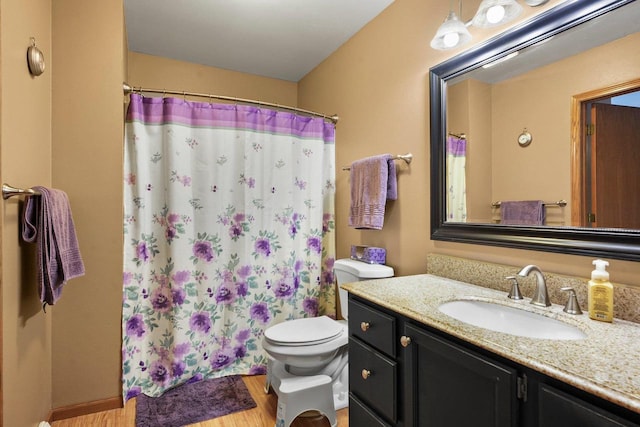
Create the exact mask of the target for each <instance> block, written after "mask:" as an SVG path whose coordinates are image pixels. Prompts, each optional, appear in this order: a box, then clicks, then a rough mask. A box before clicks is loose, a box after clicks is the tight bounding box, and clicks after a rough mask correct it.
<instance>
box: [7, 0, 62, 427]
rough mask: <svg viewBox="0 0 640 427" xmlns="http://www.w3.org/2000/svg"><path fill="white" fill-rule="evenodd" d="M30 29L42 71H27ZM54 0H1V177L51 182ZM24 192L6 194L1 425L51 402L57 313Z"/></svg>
mask: <svg viewBox="0 0 640 427" xmlns="http://www.w3.org/2000/svg"><path fill="white" fill-rule="evenodd" d="M30 37H35V39H36V43H37V46H38V47H39V48H40V49H41V50H42V51H43V53H44V57H45V60H46V61H47V63H46V67H47V68H46V69H45V73H44V74H42V75H41V76H40V77H35V78H34V77H32V76H31V75H30V74H29V70H28V68H27V63H26V60H25V58H26V52H27V47H28V46H29V39H30ZM51 78H52V73H51V1H50V0H35V1H30V2H23V1H22V0H2V1H0V93H1V96H0V113H1V114H0V178H1V181H2V182H6V183H8V184H11V185H13V186H16V187H26V188H28V187H31V186H34V185H44V186H48V185H50V184H51ZM23 204H24V198H23V197H14V198H11V199H9V200H7V201H4V202H2V206H1V207H0V212H1V213H2V222H0V228H1V229H2V353H3V354H2V391H3V417H2V418H3V422H4V423H3V425H5V426H30V425H36V424H37V422H38V421H40V420H43V419H45V418H46V416H47V414H48V413H49V410H50V409H51V394H52V393H51V369H52V368H51V346H52V344H51V325H52V313H51V311H49V312H48V313H46V314H45V313H43V311H42V307H41V306H40V304H39V301H38V294H37V288H36V275H35V269H34V268H33V267H34V266H35V262H36V261H35V256H34V249H35V248H34V247H33V245H28V244H25V243H23V242H22V241H21V240H20V238H19V233H20V225H19V224H20V214H21V212H22V207H23Z"/></svg>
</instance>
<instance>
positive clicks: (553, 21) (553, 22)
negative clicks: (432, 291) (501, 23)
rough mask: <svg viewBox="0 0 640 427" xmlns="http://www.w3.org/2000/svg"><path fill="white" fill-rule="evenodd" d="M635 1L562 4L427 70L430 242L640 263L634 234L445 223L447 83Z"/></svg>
mask: <svg viewBox="0 0 640 427" xmlns="http://www.w3.org/2000/svg"><path fill="white" fill-rule="evenodd" d="M633 1H634V0H590V1H572V2H568V3H563V4H560V5H558V6H557V7H555V8H551V9H549V10H548V11H545V12H543V13H541V14H539V15H537V16H535V17H533V18H532V19H531V20H529V21H527V22H525V23H524V24H523V25H520V26H516V27H514V28H512V29H510V30H508V31H506V32H505V33H502V34H500V35H499V36H497V37H494V38H492V39H490V40H488V41H486V42H484V43H482V44H480V45H478V46H477V47H475V48H473V49H471V50H469V51H465V52H463V53H461V54H459V55H457V56H455V57H453V58H451V59H449V60H447V61H445V62H443V63H441V64H439V65H437V66H435V67H433V68H431V70H430V71H429V88H430V102H429V104H430V119H431V130H430V133H431V239H432V240H442V241H450V242H459V243H472V244H481V245H491V246H503V247H510V248H518V249H527V250H537V251H545V252H556V253H564V254H572V255H584V256H592V257H603V258H604V257H608V258H613V259H621V260H630V261H640V231H638V230H623V229H598V230H594V229H591V228H582V227H552V226H544V227H542V226H505V225H500V224H475V223H460V222H447V221H446V217H447V216H446V188H445V182H446V170H445V169H446V158H445V156H446V150H445V146H446V137H447V127H446V117H445V114H446V88H447V81H448V80H451V79H452V78H454V77H458V76H460V75H462V74H464V73H466V72H468V71H471V70H473V69H475V68H477V67H480V66H482V65H484V64H486V63H488V62H491V61H493V60H495V59H497V58H499V57H502V56H505V55H508V54H509V53H511V52H514V51H517V50H520V49H522V48H525V47H527V46H530V45H533V44H535V43H538V42H540V41H542V40H545V39H547V38H548V37H551V36H553V35H555V34H558V33H560V32H562V31H565V30H567V29H569V28H572V27H575V26H576V25H579V24H581V23H583V22H586V21H589V20H591V19H593V18H596V17H598V16H600V15H602V14H605V13H607V12H609V11H611V10H614V9H616V8H618V7H621V6H624V5H625V4H628V3H631V2H633Z"/></svg>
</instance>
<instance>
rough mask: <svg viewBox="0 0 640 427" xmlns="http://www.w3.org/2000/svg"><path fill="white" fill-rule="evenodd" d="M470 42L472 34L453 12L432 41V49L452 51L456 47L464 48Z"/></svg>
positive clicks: (450, 12)
mask: <svg viewBox="0 0 640 427" xmlns="http://www.w3.org/2000/svg"><path fill="white" fill-rule="evenodd" d="M469 40H471V33H470V32H469V30H467V26H466V25H465V24H464V23H463V22H462V21H460V19H459V18H458V16H457V15H456V13H455V12H454V11H453V10H451V11H449V16H447V19H445V20H444V22H443V23H442V25H440V27H439V28H438V31H437V32H436V35H435V37H434V38H433V40H431V47H432V48H434V49H438V50H446V49H452V48H454V47H456V46H462V45H463V44H465V43H467V42H468V41H469Z"/></svg>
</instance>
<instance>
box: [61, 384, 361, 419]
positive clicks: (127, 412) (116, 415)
mask: <svg viewBox="0 0 640 427" xmlns="http://www.w3.org/2000/svg"><path fill="white" fill-rule="evenodd" d="M243 380H244V382H245V384H246V385H247V388H248V389H249V392H250V393H251V396H252V397H253V400H255V401H256V404H257V405H258V406H257V407H256V408H253V409H249V410H247V411H242V412H236V413H235V414H229V415H226V416H224V417H219V418H215V419H213V420H209V421H203V422H201V423H195V424H190V425H189V427H254V426H255V427H273V426H275V422H276V419H275V418H276V407H277V402H278V398H277V396H276V395H275V394H274V393H273V392H271V393H269V394H265V392H264V380H265V377H264V375H256V376H247V377H243ZM337 418H338V427H348V426H349V410H348V408H345V409H341V410H339V411H338V417H337ZM135 425H136V402H135V399H131V400H129V401H128V402H127V404H126V405H125V407H124V408H122V409H113V410H110V411H104V412H99V413H97V414H91V415H84V416H81V417H76V418H69V419H66V420H60V421H54V422H53V423H51V426H52V427H93V426H96V427H135ZM329 425H330V424H329V421H328V420H327V419H326V418H325V417H313V418H303V417H298V418H296V420H295V421H294V422H293V423H292V424H291V426H292V427H325V426H329Z"/></svg>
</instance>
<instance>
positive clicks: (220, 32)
mask: <svg viewBox="0 0 640 427" xmlns="http://www.w3.org/2000/svg"><path fill="white" fill-rule="evenodd" d="M391 3H393V0H180V1H177V0H125V2H124V8H125V21H126V29H127V39H128V43H129V50H130V51H133V52H138V53H145V54H149V55H155V56H162V57H166V58H172V59H177V60H181V61H187V62H193V63H197V64H203V65H209V66H213V67H218V68H223V69H228V70H233V71H240V72H244V73H250V74H255V75H260V76H265V77H271V78H276V79H282V80H288V81H292V82H297V81H299V80H300V79H301V78H302V77H304V76H305V75H306V74H307V73H309V72H310V71H311V70H313V68H315V67H316V66H317V65H319V64H320V63H321V62H322V61H323V60H324V59H326V58H327V57H328V56H329V55H331V54H332V53H333V52H334V51H335V50H336V49H338V48H339V47H340V46H341V45H342V44H343V43H345V42H346V41H347V40H348V39H349V38H351V37H352V36H353V35H354V34H355V33H357V32H358V31H359V30H360V29H361V28H362V27H364V26H365V25H366V24H367V23H368V22H369V21H371V20H372V19H373V18H375V17H376V16H377V15H378V14H379V13H380V12H382V11H383V10H384V9H385V8H386V7H387V6H389V5H390V4H391Z"/></svg>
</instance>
